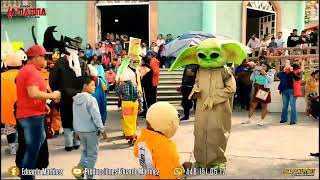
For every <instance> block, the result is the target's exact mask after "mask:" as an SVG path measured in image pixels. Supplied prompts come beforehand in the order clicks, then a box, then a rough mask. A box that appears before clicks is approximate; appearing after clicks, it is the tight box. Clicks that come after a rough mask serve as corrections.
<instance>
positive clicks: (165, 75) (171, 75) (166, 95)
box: [108, 69, 183, 105]
mask: <svg viewBox="0 0 320 180" xmlns="http://www.w3.org/2000/svg"><path fill="white" fill-rule="evenodd" d="M182 74H183V69H180V70H175V71H172V72H168V69H160V82H159V86H158V97H157V99H158V101H168V102H169V103H171V104H173V105H179V104H180V103H181V98H182V96H181V94H179V93H178V92H177V90H176V89H177V87H179V86H180V84H181V81H182ZM117 102H118V97H117V96H116V95H115V92H114V91H111V92H109V94H108V105H117Z"/></svg>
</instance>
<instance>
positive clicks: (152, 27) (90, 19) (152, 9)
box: [87, 1, 158, 46]
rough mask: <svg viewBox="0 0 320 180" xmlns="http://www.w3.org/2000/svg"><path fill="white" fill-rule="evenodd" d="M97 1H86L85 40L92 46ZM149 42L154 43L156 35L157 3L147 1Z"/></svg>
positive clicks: (94, 35)
mask: <svg viewBox="0 0 320 180" xmlns="http://www.w3.org/2000/svg"><path fill="white" fill-rule="evenodd" d="M97 2H98V1H87V40H88V43H90V44H91V46H92V45H94V43H95V42H96V36H97V32H96V29H95V28H96V25H95V18H96V12H95V11H96V4H97ZM149 22H150V24H149V32H150V33H149V41H150V42H152V41H156V38H157V34H158V3H157V1H149Z"/></svg>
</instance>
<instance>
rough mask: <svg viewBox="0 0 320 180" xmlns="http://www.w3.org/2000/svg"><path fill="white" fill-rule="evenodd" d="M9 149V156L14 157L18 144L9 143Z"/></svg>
mask: <svg viewBox="0 0 320 180" xmlns="http://www.w3.org/2000/svg"><path fill="white" fill-rule="evenodd" d="M9 147H10V154H11V155H16V154H17V150H18V144H17V143H10V144H9Z"/></svg>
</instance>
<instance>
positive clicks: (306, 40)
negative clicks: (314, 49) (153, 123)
mask: <svg viewBox="0 0 320 180" xmlns="http://www.w3.org/2000/svg"><path fill="white" fill-rule="evenodd" d="M317 43H318V29H316V30H314V31H311V30H303V31H301V33H300V35H298V30H297V29H293V30H292V32H291V33H290V35H289V36H288V38H287V39H285V38H284V37H283V36H282V32H281V31H279V32H278V33H277V35H276V37H274V36H272V37H271V34H270V33H267V34H265V35H264V36H263V38H261V39H259V38H258V37H257V36H256V35H255V34H253V35H252V36H251V38H250V39H249V41H248V43H247V46H248V47H250V48H253V49H256V48H259V49H260V53H261V52H262V51H263V50H265V49H266V48H272V49H273V51H271V52H272V53H273V55H283V54H284V53H285V52H284V51H282V50H277V49H276V48H284V47H310V46H317ZM294 52H295V53H301V52H300V51H294Z"/></svg>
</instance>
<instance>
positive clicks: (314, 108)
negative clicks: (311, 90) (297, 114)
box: [310, 100, 320, 118]
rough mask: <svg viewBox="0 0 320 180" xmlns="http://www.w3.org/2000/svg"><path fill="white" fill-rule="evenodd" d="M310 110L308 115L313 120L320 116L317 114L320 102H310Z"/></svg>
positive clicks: (319, 113)
mask: <svg viewBox="0 0 320 180" xmlns="http://www.w3.org/2000/svg"><path fill="white" fill-rule="evenodd" d="M310 109H311V112H310V114H311V115H312V116H313V117H315V118H319V115H320V112H319V109H320V102H319V101H316V100H312V101H311V104H310Z"/></svg>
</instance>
